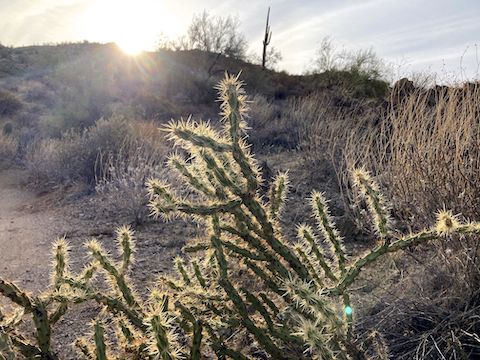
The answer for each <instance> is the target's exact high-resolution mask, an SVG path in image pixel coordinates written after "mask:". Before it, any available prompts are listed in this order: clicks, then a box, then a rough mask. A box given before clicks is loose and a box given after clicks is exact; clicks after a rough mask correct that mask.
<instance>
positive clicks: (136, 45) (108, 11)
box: [86, 0, 178, 55]
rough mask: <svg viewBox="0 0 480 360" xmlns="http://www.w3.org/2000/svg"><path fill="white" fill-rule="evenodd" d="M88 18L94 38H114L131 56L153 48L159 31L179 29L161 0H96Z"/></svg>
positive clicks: (167, 31)
mask: <svg viewBox="0 0 480 360" xmlns="http://www.w3.org/2000/svg"><path fill="white" fill-rule="evenodd" d="M86 21H88V29H89V32H90V37H91V38H95V39H98V41H100V42H112V41H113V42H115V43H116V44H117V45H118V47H119V48H120V49H122V50H123V51H124V52H125V53H127V54H130V55H136V54H139V53H141V52H142V51H149V50H153V49H154V48H155V44H156V42H157V41H158V39H159V38H160V34H162V33H163V34H166V35H171V34H172V31H173V32H175V30H176V29H177V28H178V25H177V24H176V21H175V19H174V17H173V16H172V14H171V13H170V12H169V9H168V8H167V5H166V4H165V2H164V1H159V0H96V1H94V2H93V3H92V4H91V6H90V8H89V11H88V15H87V17H86Z"/></svg>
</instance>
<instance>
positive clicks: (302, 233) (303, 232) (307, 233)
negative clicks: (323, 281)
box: [298, 225, 338, 282]
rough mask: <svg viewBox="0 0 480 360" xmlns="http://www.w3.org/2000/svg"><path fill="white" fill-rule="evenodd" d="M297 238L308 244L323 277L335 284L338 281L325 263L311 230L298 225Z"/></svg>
mask: <svg viewBox="0 0 480 360" xmlns="http://www.w3.org/2000/svg"><path fill="white" fill-rule="evenodd" d="M298 237H299V238H300V239H302V240H304V241H306V242H307V243H308V244H309V246H310V249H311V250H312V252H313V254H314V255H315V258H316V260H317V262H318V264H319V265H320V267H321V268H322V269H323V271H324V273H325V276H327V277H328V278H329V279H330V280H332V281H334V282H337V280H338V279H337V277H336V276H335V274H334V273H333V271H332V269H331V266H330V264H329V263H328V262H327V260H326V258H325V256H324V255H323V253H322V252H321V251H320V249H319V248H318V245H317V241H316V239H315V235H313V231H312V229H311V228H310V227H309V226H306V225H300V226H299V227H298Z"/></svg>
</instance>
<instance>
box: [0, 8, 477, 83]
mask: <svg viewBox="0 0 480 360" xmlns="http://www.w3.org/2000/svg"><path fill="white" fill-rule="evenodd" d="M269 6H270V7H271V15H270V23H271V28H272V31H273V36H272V41H271V45H272V46H274V47H275V48H276V49H278V50H280V51H281V53H282V56H283V60H282V61H281V63H279V64H278V68H279V69H282V70H286V71H288V72H290V73H303V72H304V71H306V70H307V69H308V68H309V66H311V63H312V59H313V58H314V56H315V50H316V49H317V48H318V46H319V44H320V42H321V40H322V39H323V38H324V37H326V36H330V37H331V38H332V40H333V42H334V44H336V46H337V48H339V49H349V50H358V49H368V48H373V49H374V50H375V51H376V53H377V54H378V55H379V56H380V57H381V58H383V59H384V60H385V61H386V62H387V63H388V64H389V65H390V69H391V73H392V76H397V77H399V76H401V75H402V74H408V73H410V72H429V71H430V72H437V73H439V74H440V76H449V74H455V75H456V76H457V77H459V76H460V77H461V78H463V79H471V78H472V77H475V76H476V75H477V73H478V67H479V65H478V64H479V62H480V60H479V57H480V54H478V52H477V44H478V42H479V40H480V39H479V38H480V1H479V0H415V1H414V0H296V1H293V0H270V1H265V0H243V1H239V0H222V1H219V0H203V1H199V0H0V43H2V44H4V45H9V46H22V45H31V44H42V43H57V42H69V41H83V40H88V41H92V42H112V41H114V42H117V43H123V44H125V45H126V46H137V47H138V46H141V47H144V48H146V50H150V49H152V48H153V46H154V44H155V41H156V40H157V39H158V38H159V37H160V36H161V34H164V35H166V36H167V37H170V38H176V37H178V36H180V35H182V34H183V33H185V32H186V29H187V27H188V25H189V23H190V21H191V19H192V16H193V15H194V14H195V13H199V12H202V11H203V10H206V11H208V12H209V13H211V14H215V15H222V16H224V15H229V14H231V15H235V16H238V17H239V19H240V21H241V23H242V27H241V30H242V31H243V32H244V34H245V36H246V38H247V40H248V42H249V44H250V52H252V53H253V52H256V53H260V51H261V47H262V37H263V31H264V26H265V17H266V12H267V9H268V7H269Z"/></svg>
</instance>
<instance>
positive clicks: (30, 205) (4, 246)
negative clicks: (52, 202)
mask: <svg viewBox="0 0 480 360" xmlns="http://www.w3.org/2000/svg"><path fill="white" fill-rule="evenodd" d="M23 175H24V173H23V172H22V171H21V170H8V171H1V172H0V277H2V278H6V279H9V280H12V281H15V282H16V283H17V284H18V285H20V286H21V287H22V288H24V289H27V290H30V291H34V292H39V291H41V290H42V289H44V288H45V286H46V285H48V283H49V266H50V261H51V260H50V244H51V242H52V241H53V240H55V237H56V236H57V235H58V229H59V227H60V223H61V221H62V219H61V218H60V217H59V216H58V214H57V212H56V211H55V210H42V211H39V210H35V206H34V204H35V202H36V201H37V199H38V197H37V196H36V194H35V193H34V192H32V191H29V190H26V189H25V188H24V187H22V186H21V185H20V184H21V180H22V177H23Z"/></svg>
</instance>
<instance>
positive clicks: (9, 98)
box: [0, 90, 23, 116]
mask: <svg viewBox="0 0 480 360" xmlns="http://www.w3.org/2000/svg"><path fill="white" fill-rule="evenodd" d="M22 105H23V104H22V102H21V101H20V100H19V99H17V97H16V96H15V95H13V94H12V93H10V92H7V91H3V90H0V116H11V115H14V114H15V113H16V112H17V111H18V110H20V109H21V108H22Z"/></svg>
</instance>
